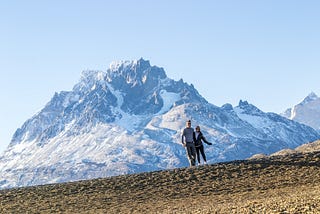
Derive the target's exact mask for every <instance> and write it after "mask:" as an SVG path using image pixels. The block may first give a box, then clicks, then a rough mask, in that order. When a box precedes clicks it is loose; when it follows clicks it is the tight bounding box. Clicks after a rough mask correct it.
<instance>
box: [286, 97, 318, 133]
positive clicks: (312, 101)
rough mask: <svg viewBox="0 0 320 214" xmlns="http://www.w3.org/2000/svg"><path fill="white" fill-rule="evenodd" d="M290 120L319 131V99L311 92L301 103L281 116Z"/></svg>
mask: <svg viewBox="0 0 320 214" xmlns="http://www.w3.org/2000/svg"><path fill="white" fill-rule="evenodd" d="M281 115H282V116H284V117H287V118H289V119H291V120H295V121H297V122H299V123H303V124H306V125H308V126H311V127H312V128H314V129H316V130H319V129H320V98H319V97H318V96H317V95H316V94H315V93H314V92H311V93H310V94H309V95H308V96H307V97H305V98H304V99H303V101H302V102H300V103H299V104H297V105H295V106H294V107H292V108H289V109H287V110H286V111H285V112H284V113H282V114H281Z"/></svg>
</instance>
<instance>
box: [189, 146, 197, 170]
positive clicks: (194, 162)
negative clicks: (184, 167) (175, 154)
mask: <svg viewBox="0 0 320 214" xmlns="http://www.w3.org/2000/svg"><path fill="white" fill-rule="evenodd" d="M190 151H191V165H192V166H195V165H196V147H195V146H194V144H193V143H191V144H190Z"/></svg>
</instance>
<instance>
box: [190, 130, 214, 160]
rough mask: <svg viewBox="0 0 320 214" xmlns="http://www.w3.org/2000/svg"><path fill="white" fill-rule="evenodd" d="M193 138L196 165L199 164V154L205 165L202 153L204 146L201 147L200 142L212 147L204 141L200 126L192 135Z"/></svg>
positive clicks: (204, 156)
mask: <svg viewBox="0 0 320 214" xmlns="http://www.w3.org/2000/svg"><path fill="white" fill-rule="evenodd" d="M194 137H195V139H194V143H195V147H196V152H197V159H198V163H199V165H200V164H201V162H200V154H199V153H201V155H202V158H203V161H204V164H207V158H206V155H205V153H204V146H203V143H202V141H203V142H205V143H206V144H208V145H212V143H210V142H208V141H207V140H206V138H205V137H204V136H203V134H202V132H201V131H200V126H197V127H196V132H195V133H194Z"/></svg>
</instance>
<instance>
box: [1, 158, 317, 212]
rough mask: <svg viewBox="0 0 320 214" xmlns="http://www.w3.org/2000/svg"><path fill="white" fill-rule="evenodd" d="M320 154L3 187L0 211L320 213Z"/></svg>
mask: <svg viewBox="0 0 320 214" xmlns="http://www.w3.org/2000/svg"><path fill="white" fill-rule="evenodd" d="M319 172H320V152H311V153H294V154H288V155H280V156H271V157H264V158H261V159H251V160H246V161H234V162H228V163H220V164H214V165H205V166H198V167H193V168H182V169H174V170H168V171H158V172H150V173H142V174H133V175H127V176H117V177H111V178H104V179H96V180H88V181H80V182H73V183H64V184H54V185H44V186H36V187H27V188H18V189H9V190H2V191H0V213H55V212H57V213H190V214H191V213H320V173H319Z"/></svg>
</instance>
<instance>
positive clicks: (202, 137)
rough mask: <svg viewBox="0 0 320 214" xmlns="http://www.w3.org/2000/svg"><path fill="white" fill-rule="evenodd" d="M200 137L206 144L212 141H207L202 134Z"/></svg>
mask: <svg viewBox="0 0 320 214" xmlns="http://www.w3.org/2000/svg"><path fill="white" fill-rule="evenodd" d="M201 139H202V140H203V142H205V143H206V144H208V145H212V143H210V142H209V141H207V139H206V138H205V137H204V136H203V135H202V136H201Z"/></svg>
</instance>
